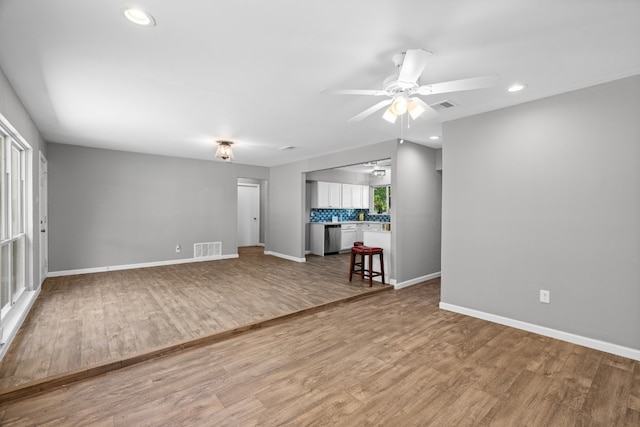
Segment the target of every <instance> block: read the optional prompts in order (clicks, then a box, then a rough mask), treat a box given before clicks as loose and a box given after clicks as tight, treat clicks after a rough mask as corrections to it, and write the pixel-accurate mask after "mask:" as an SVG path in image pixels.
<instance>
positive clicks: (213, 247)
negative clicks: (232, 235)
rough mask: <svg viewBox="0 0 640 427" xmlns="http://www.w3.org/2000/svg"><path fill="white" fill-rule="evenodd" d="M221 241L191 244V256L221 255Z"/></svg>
mask: <svg viewBox="0 0 640 427" xmlns="http://www.w3.org/2000/svg"><path fill="white" fill-rule="evenodd" d="M221 256H222V242H205V243H194V244H193V257H194V258H202V257H221Z"/></svg>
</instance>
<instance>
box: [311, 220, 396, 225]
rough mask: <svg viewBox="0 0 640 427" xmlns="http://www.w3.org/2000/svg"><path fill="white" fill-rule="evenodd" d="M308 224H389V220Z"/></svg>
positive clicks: (314, 222)
mask: <svg viewBox="0 0 640 427" xmlns="http://www.w3.org/2000/svg"><path fill="white" fill-rule="evenodd" d="M309 224H322V225H340V224H391V223H390V222H382V221H338V222H332V221H326V222H317V221H313V222H309Z"/></svg>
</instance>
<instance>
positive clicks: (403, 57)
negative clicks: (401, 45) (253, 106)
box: [320, 49, 498, 123]
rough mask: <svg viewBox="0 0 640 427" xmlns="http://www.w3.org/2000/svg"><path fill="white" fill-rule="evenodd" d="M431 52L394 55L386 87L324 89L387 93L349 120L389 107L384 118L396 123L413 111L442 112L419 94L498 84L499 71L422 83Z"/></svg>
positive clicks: (416, 113) (430, 114)
mask: <svg viewBox="0 0 640 427" xmlns="http://www.w3.org/2000/svg"><path fill="white" fill-rule="evenodd" d="M430 55H431V52H428V51H426V50H423V49H407V51H406V52H402V53H399V54H396V55H394V56H393V63H394V64H395V66H396V68H397V71H396V73H394V74H393V75H391V76H389V77H387V78H386V79H385V80H384V82H383V83H382V89H381V90H376V89H334V90H326V89H323V90H321V91H320V92H324V93H330V94H337V95H373V96H385V97H387V99H385V100H384V101H380V102H378V103H377V104H375V105H373V106H371V107H369V108H367V109H366V110H364V111H363V112H361V113H360V114H358V115H356V116H354V117H352V118H350V119H349V121H350V122H354V121H358V120H362V119H364V118H365V117H368V116H370V115H371V114H373V113H375V112H376V111H378V110H380V109H382V108H384V107H387V106H388V108H387V110H386V111H385V113H384V114H383V116H382V117H383V118H384V119H385V120H387V121H388V122H390V123H395V121H396V119H397V118H398V116H402V115H403V114H405V113H407V112H408V113H409V115H410V116H411V118H412V119H414V120H415V119H417V118H418V117H421V116H422V117H426V118H430V117H435V116H437V115H438V112H437V111H436V110H434V109H433V108H432V107H431V106H430V105H429V104H427V103H426V102H424V101H423V100H422V99H421V98H419V95H435V94H440V93H449V92H460V91H465V90H473V89H484V88H488V87H492V86H495V85H496V83H497V82H498V76H497V75H495V74H492V75H488V76H481V77H472V78H469V79H461V80H452V81H448V82H442V83H434V84H427V85H420V81H419V78H420V75H421V74H422V72H423V71H424V68H425V66H426V65H427V59H428V58H429V56H430Z"/></svg>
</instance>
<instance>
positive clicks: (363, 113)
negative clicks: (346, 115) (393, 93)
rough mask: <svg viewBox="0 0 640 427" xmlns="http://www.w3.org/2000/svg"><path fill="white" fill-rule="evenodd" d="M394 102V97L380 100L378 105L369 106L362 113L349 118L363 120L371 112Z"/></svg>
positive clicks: (352, 120)
mask: <svg viewBox="0 0 640 427" xmlns="http://www.w3.org/2000/svg"><path fill="white" fill-rule="evenodd" d="M392 102H393V99H385V100H384V101H380V102H378V103H377V104H376V105H374V106H373V107H369V108H367V109H366V110H364V111H363V112H362V113H360V114H358V115H357V116H353V117H351V118H350V119H349V121H350V122H357V121H358V120H362V119H364V118H365V117H367V116H370V115H371V114H373V113H375V112H376V111H378V110H380V109H381V108H384V107H386V106H387V105H389V104H391V103H392Z"/></svg>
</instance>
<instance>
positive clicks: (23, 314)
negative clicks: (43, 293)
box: [0, 289, 40, 360]
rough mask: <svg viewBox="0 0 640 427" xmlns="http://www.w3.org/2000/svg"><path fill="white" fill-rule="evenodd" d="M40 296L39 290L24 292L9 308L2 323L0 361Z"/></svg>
mask: <svg viewBox="0 0 640 427" xmlns="http://www.w3.org/2000/svg"><path fill="white" fill-rule="evenodd" d="M38 295H40V289H37V290H35V291H29V290H26V291H24V292H23V293H22V295H21V296H20V298H19V299H18V302H17V303H16V304H15V305H14V306H13V307H12V308H11V311H10V312H9V314H8V315H7V317H6V318H5V319H3V322H2V329H1V331H2V336H1V337H0V360H2V358H3V357H4V355H5V354H6V353H7V350H8V349H9V347H10V346H11V342H12V341H13V339H14V338H15V337H16V335H17V333H18V330H19V329H20V326H22V323H24V320H25V319H26V318H27V315H28V314H29V311H30V310H31V307H33V304H34V303H35V302H36V299H37V298H38Z"/></svg>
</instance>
